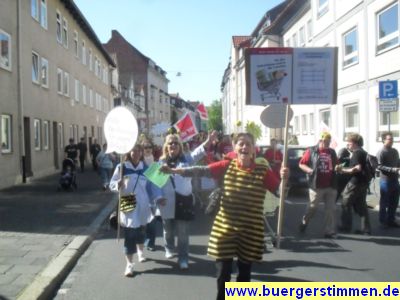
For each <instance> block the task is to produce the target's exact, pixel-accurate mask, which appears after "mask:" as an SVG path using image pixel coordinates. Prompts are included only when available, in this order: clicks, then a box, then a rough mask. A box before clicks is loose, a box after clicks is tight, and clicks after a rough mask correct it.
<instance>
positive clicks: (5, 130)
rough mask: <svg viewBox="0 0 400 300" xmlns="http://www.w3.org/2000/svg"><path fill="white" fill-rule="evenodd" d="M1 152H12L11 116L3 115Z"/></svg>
mask: <svg viewBox="0 0 400 300" xmlns="http://www.w3.org/2000/svg"><path fill="white" fill-rule="evenodd" d="M0 128H1V153H11V116H10V115H1V127H0Z"/></svg>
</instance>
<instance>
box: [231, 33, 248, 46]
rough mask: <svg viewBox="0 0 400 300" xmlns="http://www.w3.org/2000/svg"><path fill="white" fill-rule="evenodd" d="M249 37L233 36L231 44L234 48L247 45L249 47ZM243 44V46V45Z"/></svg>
mask: <svg viewBox="0 0 400 300" xmlns="http://www.w3.org/2000/svg"><path fill="white" fill-rule="evenodd" d="M251 38H252V37H251V36H249V35H234V36H232V43H233V46H234V47H235V48H239V47H243V46H244V47H246V44H247V43H248V46H250V41H251ZM243 44H245V45H243Z"/></svg>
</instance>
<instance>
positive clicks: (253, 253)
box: [208, 160, 268, 262]
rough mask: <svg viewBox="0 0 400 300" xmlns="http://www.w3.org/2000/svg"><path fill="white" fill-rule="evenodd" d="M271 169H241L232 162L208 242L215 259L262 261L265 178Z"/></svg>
mask: <svg viewBox="0 0 400 300" xmlns="http://www.w3.org/2000/svg"><path fill="white" fill-rule="evenodd" d="M267 169H268V166H265V165H261V164H257V165H256V167H255V168H254V169H253V170H241V169H240V168H239V167H238V166H237V162H236V160H233V161H231V163H230V164H229V167H228V169H227V171H226V174H225V176H224V191H223V198H222V201H221V206H220V210H219V212H218V214H217V216H216V218H215V221H214V224H213V227H212V230H211V236H210V240H209V243H208V255H210V256H212V257H214V258H216V259H230V258H234V257H238V258H239V259H240V260H242V261H245V262H252V261H258V260H261V259H262V255H263V252H264V220H263V203H264V197H265V191H266V188H265V186H264V184H263V179H264V176H265V173H266V171H267Z"/></svg>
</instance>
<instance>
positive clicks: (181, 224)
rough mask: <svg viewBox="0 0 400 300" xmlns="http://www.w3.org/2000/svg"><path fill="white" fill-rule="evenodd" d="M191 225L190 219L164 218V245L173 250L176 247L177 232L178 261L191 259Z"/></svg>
mask: <svg viewBox="0 0 400 300" xmlns="http://www.w3.org/2000/svg"><path fill="white" fill-rule="evenodd" d="M189 225H190V221H182V220H174V219H167V220H164V219H163V227H164V246H165V249H167V250H169V251H171V252H172V251H173V250H174V248H175V234H176V236H177V239H178V248H177V250H178V261H179V262H182V261H184V262H187V261H188V259H189Z"/></svg>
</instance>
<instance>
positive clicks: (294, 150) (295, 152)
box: [287, 145, 308, 190]
mask: <svg viewBox="0 0 400 300" xmlns="http://www.w3.org/2000/svg"><path fill="white" fill-rule="evenodd" d="M307 148H308V147H306V146H297V145H296V146H294V145H293V146H291V145H289V146H288V150H287V151H288V152H287V153H288V161H287V164H288V167H289V171H290V175H289V180H288V188H289V189H290V190H291V189H292V188H306V187H308V183H307V176H306V173H304V172H303V171H302V170H301V169H300V168H299V161H300V159H301V157H302V156H303V154H304V152H305V151H306V149H307Z"/></svg>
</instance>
